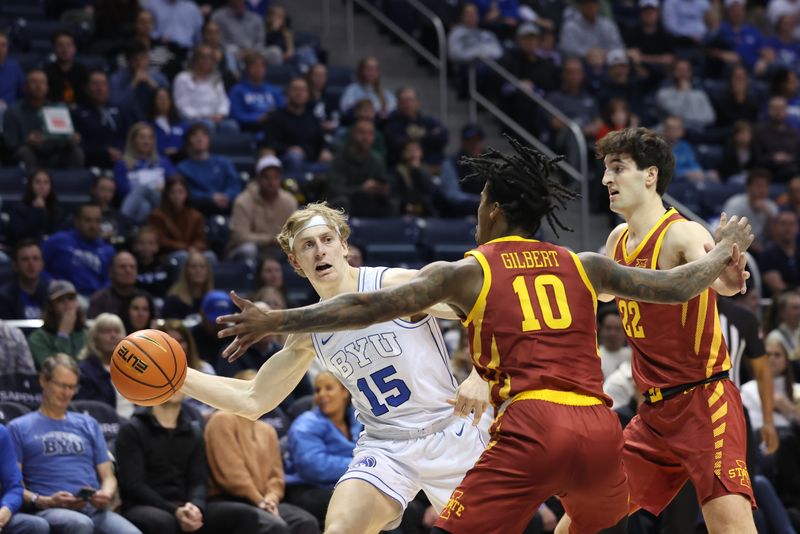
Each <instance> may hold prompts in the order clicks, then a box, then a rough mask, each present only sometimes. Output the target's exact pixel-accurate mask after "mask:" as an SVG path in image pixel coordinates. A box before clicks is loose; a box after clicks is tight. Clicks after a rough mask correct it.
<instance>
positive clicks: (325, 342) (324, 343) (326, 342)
mask: <svg viewBox="0 0 800 534" xmlns="http://www.w3.org/2000/svg"><path fill="white" fill-rule="evenodd" d="M332 337H333V334H331V335H329V336H328V337H326V338H324V339H320V341H321V342H322V344H323V345H327V344H328V341H330V340H331V338H332Z"/></svg>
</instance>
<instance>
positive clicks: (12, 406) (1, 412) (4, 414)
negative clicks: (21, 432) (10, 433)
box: [0, 401, 31, 425]
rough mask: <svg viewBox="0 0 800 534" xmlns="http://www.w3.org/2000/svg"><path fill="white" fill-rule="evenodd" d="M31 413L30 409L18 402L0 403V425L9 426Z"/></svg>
mask: <svg viewBox="0 0 800 534" xmlns="http://www.w3.org/2000/svg"><path fill="white" fill-rule="evenodd" d="M30 411H31V409H30V408H28V407H27V406H25V405H24V404H20V403H18V402H11V401H4V402H0V424H3V425H7V424H8V423H9V422H10V421H11V420H12V419H16V418H17V417H19V416H20V415H25V414H26V413H29V412H30Z"/></svg>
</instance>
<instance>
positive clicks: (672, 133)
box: [664, 116, 719, 185]
mask: <svg viewBox="0 0 800 534" xmlns="http://www.w3.org/2000/svg"><path fill="white" fill-rule="evenodd" d="M684 135H685V130H684V128H683V119H681V118H680V117H672V116H669V117H667V118H665V119H664V139H666V141H667V143H669V144H670V145H671V146H672V153H673V155H674V156H675V177H676V178H684V179H687V180H689V181H690V182H692V183H694V184H698V185H699V184H702V183H704V182H705V181H706V179H709V180H712V181H719V176H718V175H717V173H716V171H714V170H713V169H712V170H709V171H706V170H703V168H702V167H701V166H700V163H699V162H698V161H697V157H696V156H695V153H694V148H692V145H690V144H689V142H688V141H687V140H686V139H684Z"/></svg>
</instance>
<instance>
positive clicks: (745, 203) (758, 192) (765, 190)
mask: <svg viewBox="0 0 800 534" xmlns="http://www.w3.org/2000/svg"><path fill="white" fill-rule="evenodd" d="M771 181H772V176H771V175H770V173H769V171H766V170H764V169H750V172H748V173H747V189H746V191H745V192H744V193H739V194H738V195H733V196H732V197H731V198H729V199H728V201H727V202H725V207H724V208H723V209H722V211H724V212H725V213H727V214H728V217H730V216H732V215H738V216H739V217H747V219H748V220H749V221H750V224H751V225H752V227H753V235H755V236H756V239H755V241H753V244H752V245H750V249H751V250H754V251H756V252H757V253H761V252H763V250H764V244H765V243H766V241H767V237H768V236H767V230H768V229H769V223H770V221H771V220H772V218H773V217H775V215H777V214H778V206H777V204H775V202H773V201H772V200H770V198H769V184H770V182H771Z"/></svg>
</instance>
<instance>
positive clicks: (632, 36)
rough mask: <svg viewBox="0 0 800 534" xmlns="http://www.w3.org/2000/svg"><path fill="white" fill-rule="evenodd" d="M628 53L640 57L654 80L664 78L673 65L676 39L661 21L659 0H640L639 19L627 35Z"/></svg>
mask: <svg viewBox="0 0 800 534" xmlns="http://www.w3.org/2000/svg"><path fill="white" fill-rule="evenodd" d="M625 44H626V45H627V46H628V55H629V56H632V57H636V58H638V59H639V60H640V61H641V62H642V66H643V67H645V68H646V69H647V70H648V71H649V72H650V74H651V75H652V76H653V77H654V81H656V82H657V81H659V80H661V79H663V77H664V73H665V71H666V70H667V68H669V66H670V65H672V62H673V55H672V52H673V50H674V49H675V47H674V39H673V38H672V36H671V35H670V34H669V33H667V32H666V31H665V30H664V25H663V24H662V23H661V7H660V5H659V0H639V20H638V22H637V24H634V25H633V26H632V27H630V28H629V29H628V31H627V32H626V35H625Z"/></svg>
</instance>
